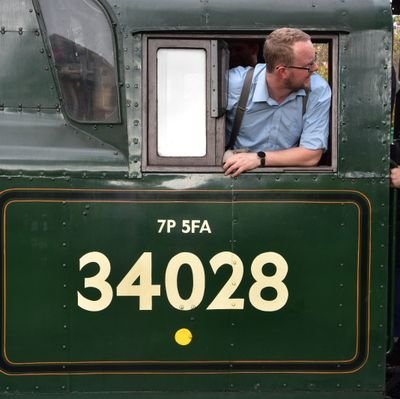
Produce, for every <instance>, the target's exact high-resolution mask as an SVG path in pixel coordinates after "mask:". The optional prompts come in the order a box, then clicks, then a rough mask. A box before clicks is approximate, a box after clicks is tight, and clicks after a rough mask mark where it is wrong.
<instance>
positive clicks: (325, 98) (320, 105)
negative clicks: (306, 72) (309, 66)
mask: <svg viewBox="0 0 400 399" xmlns="http://www.w3.org/2000/svg"><path fill="white" fill-rule="evenodd" d="M331 99H332V93H331V89H330V87H329V85H328V83H327V82H326V81H325V80H324V79H323V78H322V77H320V76H319V75H317V74H315V75H313V76H312V80H311V91H310V94H309V98H308V102H307V109H306V112H305V114H304V117H303V131H302V134H301V137H300V146H301V147H304V148H307V149H309V150H321V149H322V150H326V149H327V148H328V136H329V116H330V108H331Z"/></svg>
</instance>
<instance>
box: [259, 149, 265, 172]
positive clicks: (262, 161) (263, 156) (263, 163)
mask: <svg viewBox="0 0 400 399" xmlns="http://www.w3.org/2000/svg"><path fill="white" fill-rule="evenodd" d="M257 156H258V158H260V166H261V167H262V168H263V167H264V166H265V161H266V157H265V152H264V151H258V152H257Z"/></svg>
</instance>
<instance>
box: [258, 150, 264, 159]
mask: <svg viewBox="0 0 400 399" xmlns="http://www.w3.org/2000/svg"><path fill="white" fill-rule="evenodd" d="M257 156H258V157H259V158H265V152H264V151H259V152H257Z"/></svg>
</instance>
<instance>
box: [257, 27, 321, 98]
mask: <svg viewBox="0 0 400 399" xmlns="http://www.w3.org/2000/svg"><path fill="white" fill-rule="evenodd" d="M264 58H265V62H266V64H267V72H268V73H276V74H277V75H278V76H279V78H280V79H281V80H282V82H283V84H284V85H285V86H286V87H287V88H288V89H290V90H292V91H296V90H300V89H306V90H307V89H309V87H310V76H311V74H312V73H313V72H315V71H316V70H317V69H318V65H317V64H316V59H315V49H314V46H313V45H312V43H311V38H310V36H309V35H308V34H307V33H305V32H303V31H301V30H300V29H293V28H280V29H277V30H275V31H273V32H272V33H271V34H269V35H268V36H267V38H266V40H265V44H264Z"/></svg>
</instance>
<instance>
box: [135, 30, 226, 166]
mask: <svg viewBox="0 0 400 399" xmlns="http://www.w3.org/2000/svg"><path fill="white" fill-rule="evenodd" d="M144 41H145V45H144V46H143V48H144V51H143V53H144V54H143V60H144V68H143V71H144V74H143V94H144V102H143V103H144V104H145V111H144V113H145V115H144V118H143V121H144V126H143V128H144V129H143V132H144V149H143V164H142V165H143V170H144V171H183V170H184V171H192V172H193V171H210V170H217V169H218V170H220V167H218V168H217V166H216V165H217V163H218V160H221V162H222V157H223V153H224V151H223V149H224V135H225V117H224V115H220V116H218V113H219V112H218V110H212V109H211V108H212V107H214V108H215V101H213V98H214V97H213V96H212V91H213V87H212V85H213V82H215V73H216V72H215V71H214V70H215V66H214V68H213V67H212V64H213V62H212V59H213V61H214V60H215V58H216V57H218V54H217V52H218V50H216V49H215V48H213V47H215V45H216V42H215V40H212V38H211V37H209V38H204V37H200V38H198V37H181V36H179V37H176V38H175V37H171V36H169V35H166V36H163V35H145V37H144ZM213 42H214V43H213ZM165 48H169V49H185V48H187V49H204V50H205V52H206V123H205V126H206V154H205V156H203V157H186V156H179V157H174V156H171V157H163V156H160V155H158V154H157V118H156V115H157V62H156V60H157V51H158V50H159V49H165ZM217 68H218V67H217ZM189 130H190V129H188V132H189Z"/></svg>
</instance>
